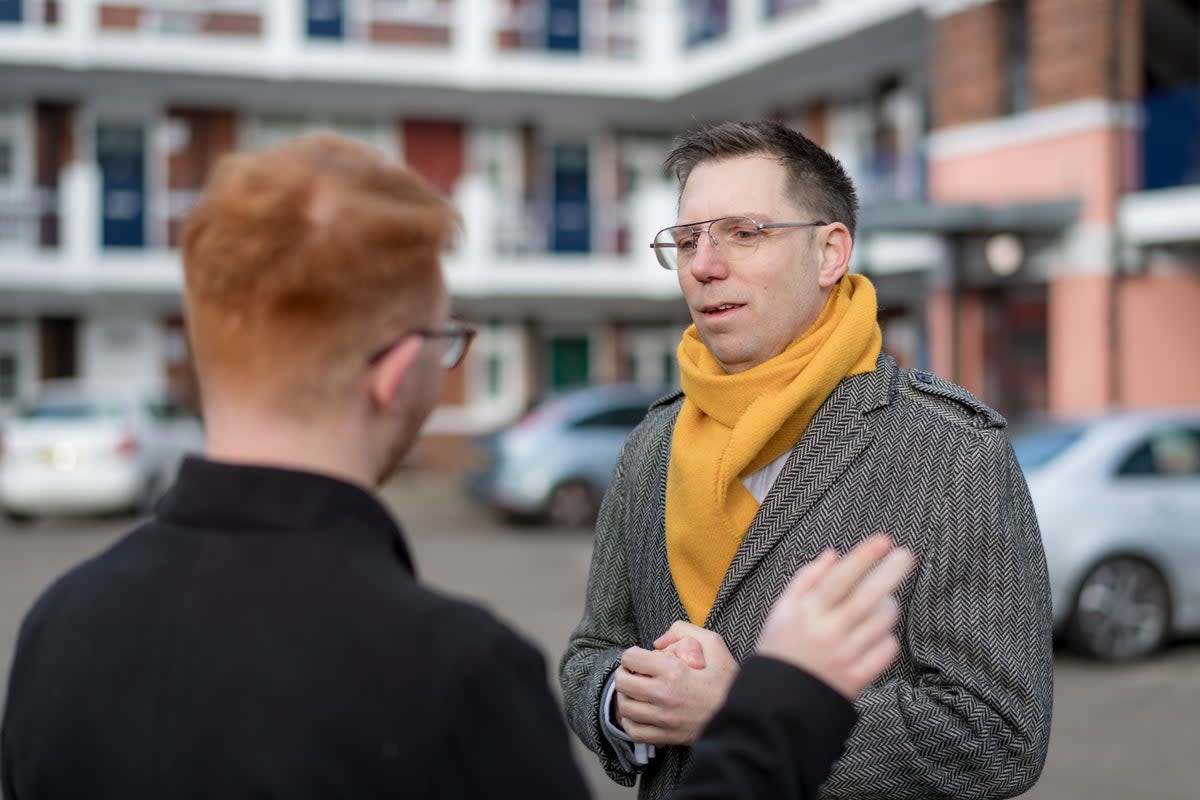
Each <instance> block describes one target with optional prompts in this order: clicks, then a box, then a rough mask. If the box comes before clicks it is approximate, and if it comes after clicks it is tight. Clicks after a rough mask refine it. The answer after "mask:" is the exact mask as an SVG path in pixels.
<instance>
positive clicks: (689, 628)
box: [654, 619, 704, 650]
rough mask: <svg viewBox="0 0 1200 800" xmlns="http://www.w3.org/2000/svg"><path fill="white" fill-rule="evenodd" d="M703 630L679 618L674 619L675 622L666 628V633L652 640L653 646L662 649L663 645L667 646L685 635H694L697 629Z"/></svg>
mask: <svg viewBox="0 0 1200 800" xmlns="http://www.w3.org/2000/svg"><path fill="white" fill-rule="evenodd" d="M703 630H704V628H701V627H699V626H697V625H693V624H692V623H690V622H684V621H683V620H681V619H680V620H676V621H675V622H673V623H671V627H669V628H667V631H666V633H664V634H663V635H662V636H659V637H658V638H657V639H655V640H654V647H655V648H656V649H658V650H662V649H663V648H664V647H668V646H670V645H671V644H674V643H675V642H678V641H679V640H680V639H682V638H683V637H685V636H692V637H694V636H695V635H696V633H697V632H698V631H703Z"/></svg>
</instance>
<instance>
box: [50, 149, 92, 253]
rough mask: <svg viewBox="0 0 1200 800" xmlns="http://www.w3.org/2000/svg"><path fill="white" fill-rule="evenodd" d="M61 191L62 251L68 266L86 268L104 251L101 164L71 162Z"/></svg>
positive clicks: (65, 172) (64, 170) (62, 181)
mask: <svg viewBox="0 0 1200 800" xmlns="http://www.w3.org/2000/svg"><path fill="white" fill-rule="evenodd" d="M60 192H61V195H60V197H61V202H60V209H61V214H62V218H61V220H60V223H59V224H60V225H61V231H62V252H63V255H64V256H65V261H66V263H67V265H68V269H71V270H73V271H83V270H85V269H87V268H89V266H90V265H91V264H92V263H94V262H95V260H96V256H97V254H98V253H99V251H100V168H99V167H98V166H97V165H96V164H95V163H89V162H84V161H73V162H71V163H70V164H68V165H67V166H66V168H64V169H63V174H62V180H61V187H60Z"/></svg>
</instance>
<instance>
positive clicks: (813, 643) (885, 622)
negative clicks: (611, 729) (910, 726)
mask: <svg viewBox="0 0 1200 800" xmlns="http://www.w3.org/2000/svg"><path fill="white" fill-rule="evenodd" d="M911 566H912V555H911V553H909V551H908V550H906V549H904V548H893V546H892V542H891V540H890V539H889V538H888V537H886V536H872V537H870V538H868V539H866V540H864V541H863V542H861V543H860V544H859V545H858V546H856V547H855V548H854V549H852V550H851V551H850V552H848V553H847V554H846V555H845V556H844V557H840V558H839V557H838V555H837V554H836V553H834V552H833V551H826V552H824V553H822V554H821V555H820V556H819V557H818V558H816V559H815V560H813V561H812V562H810V563H809V564H807V565H805V566H804V567H803V568H802V569H800V570H799V571H798V572H797V573H796V574H795V576H794V577H793V578H792V580H791V581H790V582H789V583H788V585H787V587H786V588H785V589H784V591H783V593H782V594H781V595H780V596H779V598H778V599H777V600H776V601H775V604H774V606H773V607H772V609H771V612H770V614H769V615H768V616H767V619H766V621H765V622H764V624H763V629H762V632H761V634H760V635H759V639H758V643H757V648H756V650H757V652H758V653H759V654H761V655H764V656H768V657H771V658H777V659H779V660H781V661H785V662H788V663H790V664H792V665H793V666H796V667H799V668H800V669H803V670H805V671H807V672H809V673H811V674H812V675H814V676H815V677H817V678H819V679H821V680H822V681H824V682H825V683H826V684H828V685H829V686H831V687H832V688H833V689H835V690H836V691H838V692H840V693H841V694H842V695H843V696H845V697H846V698H848V699H853V698H854V697H855V696H856V695H857V694H858V693H859V692H861V691H862V690H863V689H864V688H866V687H867V686H869V685H870V684H871V682H872V681H874V680H875V678H877V677H878V676H879V675H880V674H881V673H882V672H883V671H884V670H885V669H886V668H887V666H888V665H889V664H891V662H892V661H893V660H894V659H895V657H896V655H897V653H899V650H900V645H899V642H898V641H897V640H896V638H895V636H894V635H893V633H892V628H893V626H894V625H895V624H896V619H897V617H898V613H899V611H898V607H897V605H896V601H895V598H894V597H893V596H892V592H893V591H894V590H895V589H896V587H897V586H898V585H899V584H900V582H901V581H902V580H903V579H904V577H905V575H907V574H908V571H909V569H910V568H911ZM737 672H738V662H737V661H736V660H735V659H734V658H733V656H732V655H731V654H730V652H729V648H728V647H727V646H726V645H725V640H724V639H723V638H722V637H721V635H720V634H718V633H716V632H714V631H710V630H706V629H704V628H700V627H698V626H696V625H692V624H691V623H688V622H683V621H678V622H675V623H674V624H673V625H671V627H670V628H668V629H667V631H666V633H664V634H663V635H662V636H660V637H659V638H658V639H656V640H655V641H654V649H653V650H647V649H644V648H641V647H631V648H629V649H628V650H626V651H625V652H624V654H623V655H622V656H621V666H620V667H618V668H617V672H616V679H615V680H616V694H615V697H616V701H615V704H614V705H615V708H613V709H612V710H611V711H612V712H613V716H614V718H615V719H614V721H615V722H617V723H618V724H619V725H620V726H621V728H622V729H624V731H625V732H626V733H627V734H629V735H630V736H631V737H633V739H634V740H635V741H639V742H645V743H647V744H653V745H667V744H685V745H686V744H691V743H692V742H693V741H695V740H696V738H697V737H698V736H699V735H700V731H701V730H702V729H703V728H704V726H705V724H707V722H708V721H709V719H711V718H712V716H713V715H714V714H715V713H716V712H717V709H718V708H720V706H721V704H722V703H723V702H724V701H725V696H726V695H727V694H728V693H729V687H730V686H732V685H733V680H734V678H735V677H737Z"/></svg>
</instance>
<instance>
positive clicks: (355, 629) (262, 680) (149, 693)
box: [0, 459, 854, 800]
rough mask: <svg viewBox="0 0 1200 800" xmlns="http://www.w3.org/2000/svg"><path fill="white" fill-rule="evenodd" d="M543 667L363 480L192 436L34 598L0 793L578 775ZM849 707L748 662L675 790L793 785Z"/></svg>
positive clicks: (560, 780) (364, 790)
mask: <svg viewBox="0 0 1200 800" xmlns="http://www.w3.org/2000/svg"><path fill="white" fill-rule="evenodd" d="M545 675H546V673H545V663H544V661H543V659H542V656H541V655H540V654H539V653H538V651H537V650H536V649H535V648H534V647H533V646H531V645H530V644H529V643H528V642H526V641H525V640H524V639H522V638H520V637H519V636H518V635H516V634H515V633H513V632H512V631H511V630H510V629H508V628H506V627H505V626H504V625H502V624H501V623H499V622H498V621H496V620H495V619H494V618H493V617H492V616H491V615H490V614H488V613H487V612H486V611H484V610H482V609H480V608H478V607H476V606H473V605H470V604H467V603H463V602H461V601H457V600H452V599H449V598H447V597H444V596H442V595H439V594H437V593H435V592H432V591H430V590H428V589H426V588H424V587H423V586H422V585H421V584H419V583H418V582H417V581H416V580H415V578H414V575H413V567H412V562H411V560H410V558H409V555H408V552H407V548H406V547H405V544H404V540H403V537H402V535H401V533H400V530H399V529H398V528H397V527H396V525H395V523H394V522H393V521H392V519H391V518H390V516H389V515H388V513H387V512H386V511H385V510H384V508H383V507H382V506H381V505H380V504H379V502H378V501H377V500H375V499H374V498H373V497H371V496H370V495H369V494H368V493H367V492H365V491H363V490H362V489H360V488H358V487H355V486H352V485H349V484H346V483H343V482H341V481H338V480H335V479H333V478H329V477H324V476H320V475H314V474H306V473H300V472H293V471H285V470H279V469H269V468H264V467H248V466H232V465H226V464H217V463H213V462H208V461H204V460H200V459H189V460H188V461H186V462H185V463H184V465H183V467H182V470H181V473H180V479H179V481H178V483H177V484H176V486H175V487H174V488H173V489H172V491H171V492H170V493H169V494H168V496H167V497H166V498H165V499H164V501H163V503H162V506H161V508H160V510H159V513H158V515H157V516H156V517H155V518H154V519H153V520H151V521H150V522H148V523H146V524H144V525H142V526H141V527H139V528H137V529H136V530H134V531H133V532H132V533H130V534H129V535H128V536H126V537H125V538H124V539H122V540H121V541H119V542H118V543H117V544H115V545H114V546H113V547H112V548H111V549H109V550H108V551H107V552H105V553H103V554H101V555H99V556H97V557H96V558H93V559H92V560H90V561H88V562H86V563H84V564H83V565H81V566H79V567H77V568H76V569H74V570H72V571H71V572H69V573H68V574H67V575H66V576H64V577H63V578H61V579H60V580H59V581H58V582H57V583H55V584H54V586H52V587H51V588H50V589H49V590H48V591H47V592H46V593H45V594H44V595H43V596H42V597H41V598H40V599H39V600H38V602H37V603H36V605H35V606H34V608H33V609H32V610H31V611H30V613H29V615H28V617H27V618H26V620H25V622H24V624H23V626H22V629H21V633H20V636H19V640H18V647H17V653H16V656H15V659H14V663H13V667H12V671H11V676H10V684H9V695H8V702H7V708H6V713H5V720H4V727H3V738H2V744H0V758H2V770H0V772H2V775H3V784H2V785H3V787H4V794H5V796H6V797H8V798H10V800H32V798H74V797H87V798H109V797H111V798H138V797H154V798H165V797H170V798H180V799H184V798H217V797H219V798H239V797H281V798H304V797H313V798H317V797H320V798H333V797H347V798H350V797H353V798H369V797H414V798H424V797H462V798H483V797H504V796H513V795H522V796H528V797H570V798H575V797H584V796H585V795H586V788H585V784H584V782H583V780H582V778H581V777H580V774H579V772H578V770H577V767H576V764H575V762H574V761H573V759H572V756H571V753H570V750H569V747H568V740H567V736H566V731H565V727H564V725H563V722H562V718H561V716H560V713H559V710H558V708H557V706H556V704H555V701H554V699H553V697H552V696H551V694H550V692H549V690H548V687H547V684H546V679H545ZM781 692H783V693H784V696H786V695H787V693H788V692H791V694H792V696H791V697H790V698H789V701H786V702H781V701H780V693H781ZM755 695H763V696H764V697H765V698H769V699H770V702H765V701H764V698H763V697H760V698H758V702H757V705H755V699H754V696H755ZM853 718H854V717H853V711H852V710H851V709H850V706H849V704H847V703H845V701H843V700H841V698H840V697H837V696H836V695H834V694H833V693H832V692H830V691H829V690H828V689H827V688H825V687H823V686H821V685H820V684H818V683H817V682H815V681H813V680H812V679H810V678H807V676H804V675H803V673H800V672H799V671H797V670H794V669H792V668H790V667H786V666H785V665H782V664H779V663H777V662H771V661H767V660H765V659H760V660H758V661H757V662H756V663H752V664H748V665H747V670H746V673H745V676H744V679H743V680H742V681H741V682H740V683H739V686H738V688H737V689H735V691H734V693H733V702H732V704H731V708H730V709H729V710H728V711H727V712H725V714H724V715H723V716H722V717H721V718H720V719H719V720H717V721H715V722H714V726H713V729H712V733H711V739H710V740H709V741H707V742H705V743H704V744H702V745H700V746H699V747H698V748H697V751H696V755H697V759H696V760H697V767H696V770H695V773H694V775H693V777H692V778H691V779H690V780H689V784H688V786H689V788H687V789H686V790H684V792H683V793H682V794H681V797H734V796H746V797H754V796H766V795H764V794H763V792H767V793H769V794H771V796H776V795H777V794H778V793H779V792H787V793H788V794H790V795H791V796H795V797H801V796H805V794H804V793H805V792H807V791H811V790H812V788H813V787H815V785H816V783H817V782H819V781H820V780H821V779H822V778H823V777H824V775H825V774H826V773H827V771H828V767H829V764H830V763H832V760H833V759H834V758H835V757H836V756H837V754H838V752H840V742H841V740H842V738H844V736H845V733H846V732H847V731H848V730H849V727H850V725H851V724H852V721H853ZM813 719H819V720H821V721H822V724H824V725H828V726H829V727H828V728H824V729H823V730H822V732H821V733H817V734H815V735H814V730H813V729H812V727H811V725H812V720H813ZM801 739H803V740H804V749H803V758H799V759H798V758H795V757H793V754H794V753H795V752H796V750H797V748H798V747H800V740H801Z"/></svg>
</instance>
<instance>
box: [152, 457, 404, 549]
mask: <svg viewBox="0 0 1200 800" xmlns="http://www.w3.org/2000/svg"><path fill="white" fill-rule="evenodd" d="M157 517H158V519H159V521H161V522H163V523H165V524H169V525H178V526H182V527H185V528H190V529H197V530H199V531H204V532H214V533H220V534H227V535H237V534H240V533H245V534H264V533H269V534H280V535H286V534H309V535H328V536H336V537H338V538H339V539H341V540H344V541H345V542H346V543H347V546H356V547H380V546H383V547H388V548H394V549H395V552H396V553H397V555H398V556H399V557H400V559H401V561H403V562H404V564H405V566H406V567H407V568H408V569H409V571H410V572H413V571H414V565H413V561H412V558H411V556H410V555H409V552H408V548H407V546H406V545H405V542H404V535H403V533H402V532H401V530H400V527H399V526H398V525H397V524H396V521H395V520H394V519H393V518H392V516H391V514H389V513H388V511H387V509H386V508H384V506H383V504H382V503H380V501H379V500H378V499H377V498H376V497H375V496H374V495H372V494H371V493H370V492H368V491H367V490H365V489H363V488H362V487H360V486H355V485H354V484H351V483H347V482H345V481H343V480H340V479H338V478H333V477H330V476H328V475H319V474H317V473H312V472H301V471H299V470H292V469H281V468H278V467H265V466H251V465H244V464H229V463H225V462H218V461H210V460H208V459H205V458H200V457H198V456H189V457H187V458H185V459H184V461H183V463H182V464H181V465H180V468H179V477H178V478H177V479H176V481H175V485H174V486H172V487H171V490H170V491H169V492H168V493H167V494H166V496H164V497H163V499H162V502H161V503H160V504H159V508H158V512H157Z"/></svg>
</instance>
